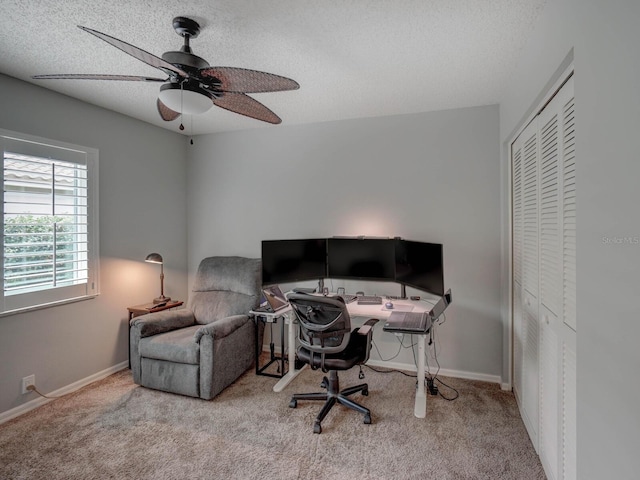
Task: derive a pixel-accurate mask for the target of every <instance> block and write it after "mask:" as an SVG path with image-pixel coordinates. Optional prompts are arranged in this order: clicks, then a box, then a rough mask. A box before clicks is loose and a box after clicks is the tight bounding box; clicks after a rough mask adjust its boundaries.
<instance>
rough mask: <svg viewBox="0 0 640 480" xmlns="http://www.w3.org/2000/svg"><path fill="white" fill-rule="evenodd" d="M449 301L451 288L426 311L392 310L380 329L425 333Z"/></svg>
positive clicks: (395, 331)
mask: <svg viewBox="0 0 640 480" xmlns="http://www.w3.org/2000/svg"><path fill="white" fill-rule="evenodd" d="M450 303H451V289H449V290H448V291H447V292H446V293H445V294H444V295H443V296H442V297H440V300H438V301H437V302H436V304H435V305H434V306H433V307H431V310H429V311H428V312H422V313H419V312H392V313H391V315H389V318H388V319H387V321H386V322H385V324H384V326H383V327H382V330H384V331H385V332H392V333H410V334H414V335H426V334H427V333H428V332H429V330H431V327H432V325H433V322H435V321H436V320H437V319H438V318H439V317H440V315H442V314H443V313H444V311H445V310H446V308H447V307H448V306H449V304H450Z"/></svg>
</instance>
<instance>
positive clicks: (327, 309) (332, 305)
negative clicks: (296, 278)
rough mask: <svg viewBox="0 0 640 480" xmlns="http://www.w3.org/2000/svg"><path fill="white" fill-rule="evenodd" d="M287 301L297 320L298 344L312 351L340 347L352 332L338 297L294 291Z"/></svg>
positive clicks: (347, 314)
mask: <svg viewBox="0 0 640 480" xmlns="http://www.w3.org/2000/svg"><path fill="white" fill-rule="evenodd" d="M288 299H289V303H290V304H291V307H292V308H293V311H294V313H295V315H296V317H297V318H298V322H299V323H300V336H299V340H300V344H301V345H302V346H303V347H305V348H307V349H309V350H310V351H312V352H317V353H337V352H341V351H343V350H344V349H345V348H346V347H347V345H348V343H349V338H350V335H351V318H350V317H349V312H348V311H347V306H346V305H345V303H344V301H343V300H342V298H340V297H324V296H319V295H309V294H305V293H293V294H291V295H289V297H288Z"/></svg>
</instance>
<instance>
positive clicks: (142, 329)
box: [130, 308, 196, 338]
mask: <svg viewBox="0 0 640 480" xmlns="http://www.w3.org/2000/svg"><path fill="white" fill-rule="evenodd" d="M195 323H196V320H195V317H194V316H193V312H192V311H191V310H189V309H186V308H181V309H179V310H164V311H162V312H154V313H147V314H146V315H140V316H139V317H134V318H132V319H131V322H130V325H131V329H136V330H138V332H139V333H140V338H144V337H151V336H153V335H158V334H159V333H165V332H169V331H171V330H177V329H179V328H184V327H190V326H191V325H194V324H195Z"/></svg>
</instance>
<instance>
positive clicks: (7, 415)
mask: <svg viewBox="0 0 640 480" xmlns="http://www.w3.org/2000/svg"><path fill="white" fill-rule="evenodd" d="M125 368H129V361H128V360H127V361H124V362H122V363H118V364H117V365H114V366H113V367H109V368H107V369H105V370H102V371H101V372H98V373H94V374H93V375H90V376H88V377H86V378H83V379H81V380H78V381H77V382H73V383H72V384H70V385H67V386H66V387H62V388H59V389H58V390H54V391H53V392H49V393H47V394H46V395H47V396H48V397H49V396H50V397H61V396H63V395H66V394H68V393H71V392H75V391H76V390H79V389H81V388H82V387H85V386H87V385H89V384H90V383H93V382H97V381H98V380H102V379H103V378H106V377H108V376H109V375H113V374H114V373H116V372H119V371H120V370H124V369H125ZM52 400H55V399H54V398H44V397H38V398H36V399H34V400H30V401H28V402H26V403H23V404H22V405H19V406H17V407H15V408H12V409H11V410H7V411H6V412H2V413H0V425H1V424H3V423H5V422H8V421H9V420H11V419H12V418H16V417H19V416H20V415H24V414H25V413H27V412H30V411H31V410H33V409H35V408H38V407H40V406H42V405H44V404H46V403H49V402H50V401H52Z"/></svg>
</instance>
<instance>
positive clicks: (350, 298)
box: [340, 294, 358, 303]
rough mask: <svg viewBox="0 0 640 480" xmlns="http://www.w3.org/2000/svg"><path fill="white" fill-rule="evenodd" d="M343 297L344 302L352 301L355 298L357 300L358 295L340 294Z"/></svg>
mask: <svg viewBox="0 0 640 480" xmlns="http://www.w3.org/2000/svg"><path fill="white" fill-rule="evenodd" d="M340 296H341V297H342V299H343V300H344V303H351V302H353V301H354V300H356V299H357V298H358V297H356V296H355V295H346V294H345V295H340Z"/></svg>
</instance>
